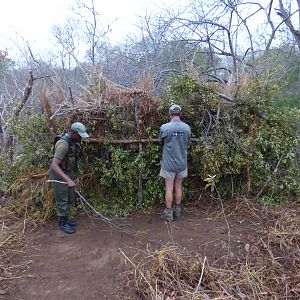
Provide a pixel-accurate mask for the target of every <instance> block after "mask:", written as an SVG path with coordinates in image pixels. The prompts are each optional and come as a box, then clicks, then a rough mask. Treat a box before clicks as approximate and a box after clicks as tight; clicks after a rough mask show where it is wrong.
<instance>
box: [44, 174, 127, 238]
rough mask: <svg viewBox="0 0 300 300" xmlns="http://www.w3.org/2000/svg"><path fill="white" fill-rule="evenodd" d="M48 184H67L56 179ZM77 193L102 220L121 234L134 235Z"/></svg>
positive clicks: (76, 191)
mask: <svg viewBox="0 0 300 300" xmlns="http://www.w3.org/2000/svg"><path fill="white" fill-rule="evenodd" d="M47 182H56V183H61V184H67V183H66V182H64V181H59V180H54V179H50V180H47ZM74 191H75V193H76V194H77V195H78V196H79V197H80V201H81V203H82V205H84V204H86V205H87V206H88V207H89V208H90V209H91V210H92V211H93V212H94V213H95V214H96V215H97V216H98V217H100V218H101V219H102V221H103V222H105V223H108V224H109V225H110V226H112V227H114V228H115V229H117V230H118V231H120V232H124V233H127V234H132V232H131V231H129V230H127V229H125V228H123V227H122V226H124V225H123V224H120V223H118V222H117V221H116V220H114V219H111V218H108V217H106V216H105V215H103V214H102V213H101V212H99V211H97V210H96V209H95V208H94V207H93V206H92V205H91V204H90V203H89V202H88V200H86V199H85V198H84V197H83V196H82V195H81V193H80V192H79V191H78V190H76V189H75V190H74Z"/></svg>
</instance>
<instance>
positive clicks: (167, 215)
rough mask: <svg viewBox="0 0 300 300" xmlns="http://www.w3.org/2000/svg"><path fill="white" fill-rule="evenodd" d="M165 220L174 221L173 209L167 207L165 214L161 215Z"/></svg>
mask: <svg viewBox="0 0 300 300" xmlns="http://www.w3.org/2000/svg"><path fill="white" fill-rule="evenodd" d="M160 218H161V219H162V220H163V221H167V222H173V209H172V208H165V209H164V214H163V215H162V216H161V217H160Z"/></svg>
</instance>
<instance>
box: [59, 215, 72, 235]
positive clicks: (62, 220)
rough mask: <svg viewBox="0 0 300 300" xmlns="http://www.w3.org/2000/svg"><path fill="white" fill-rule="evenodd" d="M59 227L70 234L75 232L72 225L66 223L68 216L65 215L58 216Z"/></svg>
mask: <svg viewBox="0 0 300 300" xmlns="http://www.w3.org/2000/svg"><path fill="white" fill-rule="evenodd" d="M59 227H60V229H61V230H62V231H63V232H64V233H68V234H72V233H75V232H76V230H75V228H74V226H71V225H70V224H69V223H68V218H67V217H60V218H59Z"/></svg>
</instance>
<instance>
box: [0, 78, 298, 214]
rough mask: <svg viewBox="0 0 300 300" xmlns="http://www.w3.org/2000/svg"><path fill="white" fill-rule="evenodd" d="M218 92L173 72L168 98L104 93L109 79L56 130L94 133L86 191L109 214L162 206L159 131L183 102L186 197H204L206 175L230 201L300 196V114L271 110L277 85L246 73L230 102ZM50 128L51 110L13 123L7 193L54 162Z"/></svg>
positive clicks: (82, 178) (83, 176)
mask: <svg viewBox="0 0 300 300" xmlns="http://www.w3.org/2000/svg"><path fill="white" fill-rule="evenodd" d="M105 88H107V87H105ZM98 89H101V91H100V90H98ZM221 92H222V91H221V90H220V86H218V85H217V84H208V83H203V82H201V81H200V80H199V79H195V78H193V77H190V76H187V75H184V76H181V77H173V78H171V79H170V83H169V88H168V93H167V95H166V97H165V98H164V99H156V98H154V97H150V96H149V95H148V94H146V93H145V92H141V91H130V92H128V91H125V92H119V93H118V94H115V95H114V96H111V97H110V98H109V99H105V100H103V97H102V98H101V97H100V96H99V95H103V85H102V86H101V84H99V85H95V86H94V87H90V90H89V91H88V92H87V94H86V95H83V96H82V99H81V102H80V103H81V104H80V105H79V106H78V107H77V108H72V109H69V110H68V109H65V111H64V112H63V114H62V116H60V117H57V119H56V126H57V131H58V132H61V131H63V130H67V128H68V127H69V125H70V124H71V123H72V122H74V121H81V122H83V123H84V124H86V126H87V128H88V131H89V133H90V134H91V137H92V138H91V139H90V141H89V142H84V143H82V150H83V153H85V156H86V160H85V161H84V163H82V165H81V168H80V169H79V170H80V171H79V182H80V186H79V188H80V189H81V190H83V191H84V192H85V194H88V195H89V196H90V197H91V199H92V202H93V203H94V205H95V206H96V207H97V208H98V209H100V210H101V211H105V212H106V213H110V214H112V215H119V216H121V215H123V216H124V215H128V214H130V213H131V212H132V211H133V210H134V209H135V208H136V207H137V206H139V207H141V208H143V209H149V208H151V207H153V206H154V205H156V204H158V203H163V193H164V191H163V187H164V183H163V179H162V178H160V177H158V173H159V169H160V157H161V147H160V145H159V144H158V143H157V137H158V133H159V127H160V126H161V124H163V123H165V122H168V120H169V117H168V107H169V105H170V104H171V103H178V104H179V105H181V106H182V109H183V112H184V114H183V117H182V119H183V120H184V121H185V122H187V123H188V124H190V126H191V128H192V137H193V141H192V143H191V146H190V148H189V177H188V179H187V180H186V181H185V185H184V197H185V201H188V200H195V199H197V198H196V197H197V196H198V195H199V194H200V193H201V192H202V189H203V188H204V186H205V182H204V180H205V179H207V178H213V179H211V180H210V185H211V189H210V190H211V191H213V193H214V194H215V195H216V196H221V197H223V198H226V197H227V198H231V197H235V196H247V197H252V198H254V199H255V200H257V201H260V202H261V203H263V204H274V203H278V202H280V201H284V200H287V199H291V198H294V197H297V196H299V194H300V186H299V168H298V166H297V163H296V160H295V146H296V144H297V130H298V128H299V123H298V122H299V113H298V112H297V111H295V110H292V109H280V110H278V109H277V110H276V109H274V108H273V99H274V96H275V95H276V94H277V93H278V86H277V83H276V82H275V81H273V80H272V79H270V78H264V77H257V78H246V77H245V78H243V79H242V80H240V82H239V83H238V85H237V88H235V89H234V90H232V91H231V92H232V95H233V97H232V99H230V100H226V101H224V100H222V97H220V93H221ZM227 92H228V91H227ZM97 95H98V96H97ZM97 97H99V98H98V99H97ZM82 100H84V102H82ZM49 127H50V124H49V119H48V118H47V117H46V116H45V115H36V114H34V113H30V112H27V113H26V114H23V116H22V117H21V118H20V119H19V120H18V121H16V122H15V124H14V126H13V127H12V131H11V134H13V135H14V136H15V137H17V141H18V145H19V146H18V147H19V151H18V154H16V155H15V158H14V161H13V163H11V164H10V167H9V169H8V168H7V167H6V166H7V164H6V162H7V161H6V160H5V156H4V155H3V154H2V165H1V166H2V169H1V173H2V174H5V177H4V180H2V181H1V185H0V187H1V190H2V191H5V190H6V189H7V187H9V186H10V185H11V184H12V183H13V182H14V181H15V180H16V179H17V178H18V176H19V175H20V174H22V173H24V171H25V170H26V172H28V170H30V169H35V168H39V169H41V168H42V169H43V168H44V169H45V170H46V169H47V168H48V165H49V160H50V157H51V155H52V154H51V150H50V149H51V146H52V139H53V135H51V134H50V131H49ZM2 178H3V177H2ZM205 191H206V190H205ZM207 192H209V189H208V190H207ZM137 204H138V205H137Z"/></svg>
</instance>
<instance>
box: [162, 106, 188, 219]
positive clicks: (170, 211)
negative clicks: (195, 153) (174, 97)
mask: <svg viewBox="0 0 300 300" xmlns="http://www.w3.org/2000/svg"><path fill="white" fill-rule="evenodd" d="M169 115H170V119H171V121H170V122H169V123H166V124H163V125H162V126H161V127H160V133H159V139H160V142H161V143H162V145H163V154H162V160H161V170H160V173H159V175H160V176H161V177H163V178H165V206H166V207H165V210H164V215H163V216H162V218H163V219H164V220H165V221H169V222H172V221H173V217H175V218H179V217H180V214H181V200H182V181H183V178H185V177H187V148H188V145H189V143H190V138H191V128H190V126H189V125H188V124H186V123H184V122H182V121H181V119H180V117H181V107H180V106H179V105H177V104H173V105H171V106H170V108H169ZM173 193H174V198H175V199H174V200H175V201H174V202H175V203H174V206H172V205H173Z"/></svg>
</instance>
